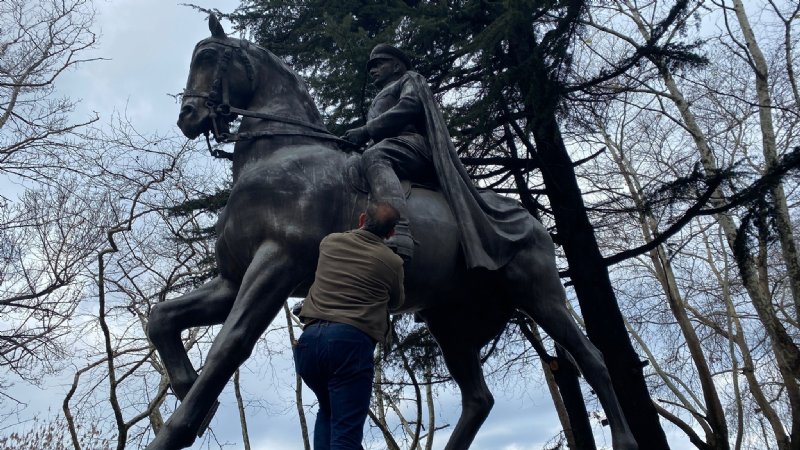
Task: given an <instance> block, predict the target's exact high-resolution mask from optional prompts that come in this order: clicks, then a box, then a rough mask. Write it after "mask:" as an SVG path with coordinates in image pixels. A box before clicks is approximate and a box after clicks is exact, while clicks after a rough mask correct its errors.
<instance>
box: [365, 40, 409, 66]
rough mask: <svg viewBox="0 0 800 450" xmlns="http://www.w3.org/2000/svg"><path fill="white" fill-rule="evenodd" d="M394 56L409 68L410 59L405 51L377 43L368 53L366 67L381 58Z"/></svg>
mask: <svg viewBox="0 0 800 450" xmlns="http://www.w3.org/2000/svg"><path fill="white" fill-rule="evenodd" d="M389 58H396V59H398V60H399V61H400V62H402V63H403V64H405V65H406V69H410V68H411V60H410V59H408V56H406V54H405V53H403V51H402V50H400V49H399V48H397V47H395V46H393V45H389V44H378V45H376V46H375V48H373V49H372V52H370V54H369V62H368V63H367V69H369V68H371V67H372V66H373V65H374V64H376V63H377V62H378V61H380V60H382V59H389Z"/></svg>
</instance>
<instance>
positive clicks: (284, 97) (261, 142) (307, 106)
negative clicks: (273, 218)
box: [233, 49, 343, 181]
mask: <svg viewBox="0 0 800 450" xmlns="http://www.w3.org/2000/svg"><path fill="white" fill-rule="evenodd" d="M259 50H260V51H262V52H264V53H263V54H262V55H261V56H262V58H260V64H259V66H258V70H257V75H256V80H257V81H256V83H255V86H254V94H253V96H252V98H251V99H250V101H249V102H248V104H247V105H246V106H245V107H244V109H246V110H248V111H252V112H259V113H265V114H270V115H274V116H279V117H285V118H289V119H294V120H299V121H301V122H306V123H309V124H312V125H316V126H318V127H323V128H324V124H323V122H322V117H321V115H320V113H319V110H317V107H316V105H314V101H313V100H312V98H311V96H310V95H309V93H308V91H307V90H306V87H305V83H304V82H303V81H302V79H300V77H299V76H297V74H295V73H294V72H293V71H292V70H291V69H290V68H288V67H287V66H286V65H284V64H283V63H282V62H281V61H280V60H279V59H278V58H277V57H275V56H274V55H272V54H271V53H269V52H268V51H267V50H263V49H259ZM239 131H240V132H263V131H267V132H272V133H276V134H277V135H276V136H271V137H262V138H259V139H256V140H249V141H240V142H238V143H237V144H236V147H235V150H234V164H233V172H234V181H235V180H236V178H237V175H238V173H239V172H241V171H242V170H244V168H245V166H247V165H249V164H251V163H253V162H255V161H259V160H262V159H265V158H266V159H268V158H271V157H272V156H273V154H274V153H276V152H280V153H281V154H283V155H285V154H286V153H287V152H297V157H298V158H304V157H307V156H308V153H307V152H308V151H309V148H311V149H313V151H318V152H330V155H326V156H324V157H323V158H328V159H330V161H329V163H330V164H343V158H341V157H342V155H341V151H339V150H338V148H337V146H336V144H335V143H334V142H333V141H331V140H328V139H321V138H318V137H313V136H309V135H306V136H304V135H303V133H309V132H314V130H312V129H309V128H307V127H304V126H302V125H295V124H290V123H285V122H280V121H273V120H265V119H259V118H252V117H245V118H243V119H242V123H241V126H240V127H239ZM281 133H290V134H287V135H281ZM291 133H296V134H294V135H292V134H291ZM314 159H315V160H316V158H314Z"/></svg>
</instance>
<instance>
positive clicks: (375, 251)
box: [294, 202, 404, 450]
mask: <svg viewBox="0 0 800 450" xmlns="http://www.w3.org/2000/svg"><path fill="white" fill-rule="evenodd" d="M398 218H399V215H398V212H397V210H396V209H395V208H394V207H393V206H392V205H390V204H388V203H385V202H374V203H370V204H369V205H368V206H367V210H366V212H365V213H363V214H361V217H360V218H359V228H358V229H356V230H352V231H348V232H345V233H333V234H331V235H328V236H327V237H325V238H324V239H323V240H322V242H321V243H320V246H319V262H318V263H317V271H316V274H315V276H314V283H313V284H312V285H311V288H310V289H309V292H308V296H307V297H306V299H305V300H304V301H303V307H302V309H301V310H300V313H299V316H300V319H301V320H302V321H303V322H304V323H305V324H306V325H305V327H304V331H303V334H302V335H301V336H300V339H298V341H297V345H296V346H295V348H294V359H295V367H296V368H297V373H298V374H300V376H301V377H302V378H303V381H304V382H305V383H306V385H308V387H309V388H311V390H312V391H314V394H315V395H316V396H317V400H318V401H319V411H318V413H317V420H316V423H315V426H314V450H329V449H330V450H358V449H361V440H362V437H363V433H364V422H365V421H366V418H367V413H368V411H369V402H370V397H371V394H372V378H373V375H374V366H373V353H374V350H375V344H376V343H378V342H385V341H386V339H387V336H388V333H389V309H390V308H397V307H398V306H400V305H401V304H402V303H403V299H404V292H403V260H402V259H401V258H400V257H399V256H397V255H396V254H395V253H394V252H392V251H391V250H390V249H389V247H387V246H386V244H384V239H387V238H389V237H391V236H392V234H393V233H394V227H395V224H396V223H397V220H398Z"/></svg>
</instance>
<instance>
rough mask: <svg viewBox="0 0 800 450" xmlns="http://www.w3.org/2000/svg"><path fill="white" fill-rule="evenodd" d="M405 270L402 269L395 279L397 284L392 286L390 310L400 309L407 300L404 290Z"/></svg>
mask: <svg viewBox="0 0 800 450" xmlns="http://www.w3.org/2000/svg"><path fill="white" fill-rule="evenodd" d="M403 277H404V274H403V268H402V266H401V267H400V271H399V272H398V273H397V276H396V277H395V284H394V286H392V290H391V292H389V309H390V310H392V309H397V308H399V307H400V306H401V305H402V304H403V302H405V300H406V294H405V290H404V288H403Z"/></svg>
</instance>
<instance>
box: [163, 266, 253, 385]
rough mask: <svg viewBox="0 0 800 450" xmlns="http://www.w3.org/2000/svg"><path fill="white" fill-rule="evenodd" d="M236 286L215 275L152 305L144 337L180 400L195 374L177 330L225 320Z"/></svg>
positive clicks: (234, 297)
mask: <svg viewBox="0 0 800 450" xmlns="http://www.w3.org/2000/svg"><path fill="white" fill-rule="evenodd" d="M236 291H237V286H236V285H234V284H233V283H232V282H230V281H228V280H226V279H224V278H222V277H216V278H214V279H213V280H211V281H209V282H208V283H206V284H204V285H203V286H201V287H200V288H198V289H196V290H194V291H192V292H189V293H187V294H186V295H182V296H180V297H177V298H175V299H171V300H167V301H164V302H162V303H158V304H156V305H155V306H153V309H152V310H151V311H150V316H149V317H148V320H147V337H148V338H150V342H151V343H152V344H153V346H154V347H155V348H156V351H157V352H158V355H159V356H160V357H161V361H162V362H163V363H164V368H165V369H166V370H167V375H168V376H169V382H170V385H171V386H172V391H173V392H174V393H175V395H176V396H177V397H178V398H179V399H181V400H183V398H184V397H186V394H188V393H189V389H190V388H191V387H192V384H194V380H195V379H196V378H197V372H196V371H195V370H194V367H192V363H191V361H190V360H189V356H188V355H187V354H186V349H185V348H184V346H183V343H182V342H181V332H182V331H183V330H186V329H188V328H191V327H198V326H208V325H217V324H220V323H222V322H223V321H224V320H225V317H227V316H228V313H229V312H230V310H231V307H232V306H233V302H234V300H235V299H236Z"/></svg>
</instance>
